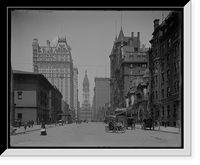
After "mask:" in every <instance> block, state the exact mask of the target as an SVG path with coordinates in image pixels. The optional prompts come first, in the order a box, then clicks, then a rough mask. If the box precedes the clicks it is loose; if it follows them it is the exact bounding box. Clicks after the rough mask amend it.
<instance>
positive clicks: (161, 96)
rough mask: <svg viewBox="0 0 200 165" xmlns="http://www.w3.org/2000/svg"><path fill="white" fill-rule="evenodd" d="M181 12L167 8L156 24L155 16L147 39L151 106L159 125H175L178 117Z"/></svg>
mask: <svg viewBox="0 0 200 165" xmlns="http://www.w3.org/2000/svg"><path fill="white" fill-rule="evenodd" d="M181 26H182V13H181V12H179V11H173V12H170V13H169V15H168V16H167V17H166V18H165V20H164V21H163V22H162V23H161V24H160V25H159V20H158V19H155V20H154V32H153V33H152V35H153V38H152V39H151V40H150V43H151V49H150V50H149V57H150V58H149V71H150V105H149V106H150V109H151V113H152V115H153V116H154V118H155V120H159V121H160V123H161V125H163V126H164V125H167V126H174V127H176V126H177V121H180V120H181V115H182V108H181V88H182V83H181V82H182V70H181V61H182V49H181V48H182V42H181V37H182V36H181V35H182V34H181V29H182V28H181Z"/></svg>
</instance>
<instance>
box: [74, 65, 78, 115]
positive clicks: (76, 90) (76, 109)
mask: <svg viewBox="0 0 200 165" xmlns="http://www.w3.org/2000/svg"><path fill="white" fill-rule="evenodd" d="M74 112H75V118H76V119H77V118H78V68H77V67H75V66H74Z"/></svg>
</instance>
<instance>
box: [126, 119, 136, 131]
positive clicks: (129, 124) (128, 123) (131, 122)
mask: <svg viewBox="0 0 200 165" xmlns="http://www.w3.org/2000/svg"><path fill="white" fill-rule="evenodd" d="M128 128H131V129H135V122H134V119H133V118H132V117H127V120H126V129H128Z"/></svg>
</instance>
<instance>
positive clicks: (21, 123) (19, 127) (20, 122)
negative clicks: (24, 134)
mask: <svg viewBox="0 0 200 165" xmlns="http://www.w3.org/2000/svg"><path fill="white" fill-rule="evenodd" d="M18 124H19V128H20V127H21V124H22V122H21V120H19V122H18Z"/></svg>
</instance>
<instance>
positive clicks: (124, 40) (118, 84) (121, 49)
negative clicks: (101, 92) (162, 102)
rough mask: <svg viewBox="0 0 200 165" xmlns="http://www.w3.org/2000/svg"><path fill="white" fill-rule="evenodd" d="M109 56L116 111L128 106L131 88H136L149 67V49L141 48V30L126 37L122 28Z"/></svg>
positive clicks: (112, 96) (111, 99) (112, 98)
mask: <svg viewBox="0 0 200 165" xmlns="http://www.w3.org/2000/svg"><path fill="white" fill-rule="evenodd" d="M109 57H110V71H111V73H110V78H111V79H110V90H111V95H110V101H111V109H112V110H113V111H114V110H115V109H116V108H120V107H121V108H122V107H126V96H127V94H128V92H129V90H130V88H132V89H133V90H136V88H137V85H138V84H139V83H140V82H142V78H143V73H144V70H145V69H146V68H147V64H148V55H147V49H146V48H145V46H144V45H143V46H142V48H140V32H138V33H137V37H135V36H134V33H133V32H132V33H131V36H128V37H126V36H124V33H123V30H122V28H121V30H120V33H119V36H118V38H117V37H116V38H115V41H114V45H113V48H112V51H111V54H110V56H109ZM113 113H114V112H113Z"/></svg>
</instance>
